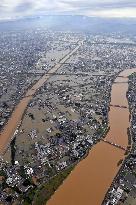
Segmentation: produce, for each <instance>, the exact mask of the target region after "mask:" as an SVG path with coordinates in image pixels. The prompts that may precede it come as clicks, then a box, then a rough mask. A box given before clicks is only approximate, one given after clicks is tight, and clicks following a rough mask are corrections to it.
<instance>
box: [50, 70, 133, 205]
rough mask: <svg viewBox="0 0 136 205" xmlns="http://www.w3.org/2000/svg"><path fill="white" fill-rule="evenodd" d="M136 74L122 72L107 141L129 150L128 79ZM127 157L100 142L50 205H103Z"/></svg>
mask: <svg viewBox="0 0 136 205" xmlns="http://www.w3.org/2000/svg"><path fill="white" fill-rule="evenodd" d="M134 72H136V69H127V70H124V71H122V72H121V73H120V74H119V75H118V77H117V78H116V79H115V81H114V84H113V85H112V91H111V105H112V106H110V111H109V126H110V130H109V132H108V133H107V135H106V137H105V140H106V141H108V142H113V143H114V144H117V145H119V146H121V147H123V148H125V149H126V148H127V146H128V135H127V128H128V127H129V126H130V123H129V109H128V102H127V97H126V92H127V91H128V76H129V75H131V74H132V73H134ZM122 82H123V83H122ZM116 105H119V106H120V107H117V106H116ZM124 154H125V150H123V149H120V148H118V147H115V146H113V145H111V144H109V143H106V142H104V141H100V142H99V143H98V144H96V145H95V146H94V147H93V148H92V149H91V151H90V152H89V155H88V156H87V158H86V159H84V160H82V161H81V162H80V163H79V164H78V165H77V166H76V167H75V169H74V170H73V172H72V173H71V174H70V175H69V176H68V178H67V179H66V180H65V181H64V183H63V184H62V185H61V186H60V187H59V188H58V190H57V191H56V192H55V193H54V195H53V196H52V198H51V199H50V200H49V201H48V203H47V205H101V204H102V201H103V199H104V197H105V194H106V192H107V190H108V188H109V187H110V185H111V183H112V181H113V179H114V178H115V176H116V174H117V172H118V171H119V169H120V166H118V165H117V164H118V162H119V161H120V160H121V159H124V158H125V156H124Z"/></svg>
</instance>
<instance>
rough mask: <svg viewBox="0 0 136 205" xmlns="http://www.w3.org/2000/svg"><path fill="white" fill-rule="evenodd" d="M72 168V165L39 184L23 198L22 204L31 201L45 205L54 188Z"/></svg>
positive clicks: (34, 203)
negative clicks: (44, 182)
mask: <svg viewBox="0 0 136 205" xmlns="http://www.w3.org/2000/svg"><path fill="white" fill-rule="evenodd" d="M73 168H74V167H73V166H72V167H70V168H68V169H67V170H64V171H62V172H61V173H59V174H58V175H56V176H55V177H53V178H52V179H51V180H50V181H49V182H47V183H46V184H44V185H41V186H40V187H39V188H37V189H34V190H31V192H30V193H29V196H27V198H25V201H24V204H23V205H27V204H31V203H32V201H33V205H43V204H44V205H45V204H46V203H47V201H48V200H49V199H50V197H51V196H52V195H53V193H54V192H55V191H56V189H57V188H58V187H59V186H60V185H61V184H62V182H63V181H64V179H66V177H67V176H68V175H69V174H70V172H71V171H72V170H73Z"/></svg>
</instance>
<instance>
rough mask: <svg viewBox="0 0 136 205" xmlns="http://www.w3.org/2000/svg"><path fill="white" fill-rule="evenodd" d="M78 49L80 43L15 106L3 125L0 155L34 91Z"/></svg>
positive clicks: (0, 138) (0, 137)
mask: <svg viewBox="0 0 136 205" xmlns="http://www.w3.org/2000/svg"><path fill="white" fill-rule="evenodd" d="M79 47H80V43H79V44H78V45H77V46H76V47H75V48H74V49H73V50H72V51H71V52H69V54H67V55H66V56H64V58H62V59H61V61H60V62H59V63H57V64H56V65H55V66H54V67H53V68H51V69H50V70H49V73H47V74H45V75H43V77H41V78H40V79H39V80H38V81H37V83H35V84H34V85H33V86H32V87H31V88H30V89H29V90H28V91H27V93H26V95H25V97H24V98H23V99H22V100H21V101H20V103H19V104H18V105H17V106H16V108H15V109H14V112H13V113H12V115H11V118H10V119H9V121H8V122H7V124H6V125H5V127H4V129H3V131H2V132H1V133H0V154H1V155H2V154H3V153H4V152H5V151H6V149H7V146H8V143H9V142H10V141H11V139H12V137H13V135H14V133H15V131H16V129H17V126H18V125H19V123H20V121H21V119H22V116H23V114H24V112H25V109H26V108H27V105H28V104H29V102H30V100H31V99H32V98H33V95H34V94H35V93H36V91H37V90H38V89H39V88H40V87H41V86H42V85H43V84H44V83H45V82H46V81H47V80H48V79H49V78H50V77H51V75H50V74H53V73H55V72H56V71H57V70H58V69H59V68H60V67H61V65H62V64H63V63H65V62H66V61H67V60H68V59H69V58H70V57H71V55H73V54H74V53H75V52H76V51H77V50H78V48H79Z"/></svg>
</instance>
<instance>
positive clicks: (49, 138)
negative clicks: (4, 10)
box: [0, 30, 136, 205]
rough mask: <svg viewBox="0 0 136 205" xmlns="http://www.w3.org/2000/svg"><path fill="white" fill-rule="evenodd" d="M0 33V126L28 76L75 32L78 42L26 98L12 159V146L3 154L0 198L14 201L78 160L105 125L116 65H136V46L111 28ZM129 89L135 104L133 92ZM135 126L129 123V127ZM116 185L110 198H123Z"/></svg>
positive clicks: (41, 69)
mask: <svg viewBox="0 0 136 205" xmlns="http://www.w3.org/2000/svg"><path fill="white" fill-rule="evenodd" d="M32 34H33V35H32ZM9 36H11V39H10V40H8V39H9ZM0 38H3V41H2V42H3V44H4V42H5V44H4V45H3V46H4V47H5V50H6V51H3V54H2V48H3V46H2V47H1V49H0V53H1V54H2V55H3V56H5V61H4V60H3V62H2V63H3V64H1V65H0V70H1V71H2V72H1V75H0V80H1V81H0V89H2V94H1V98H0V125H1V126H3V123H2V122H4V121H3V119H4V117H3V115H5V113H6V112H8V109H10V112H9V115H8V117H9V116H10V114H11V111H12V109H13V107H14V106H15V105H16V103H17V100H19V99H20V98H21V97H23V95H24V92H25V91H26V90H27V88H28V87H29V86H30V84H32V83H34V81H35V80H37V79H39V78H40V77H41V76H42V75H43V73H45V72H47V71H49V69H50V68H51V67H52V66H53V65H55V64H56V63H57V62H59V60H60V59H62V58H63V57H64V56H65V55H66V54H67V53H68V52H69V51H70V50H71V49H72V48H73V47H74V46H75V45H76V43H77V41H78V40H83V45H82V46H81V47H80V48H79V49H78V50H77V51H76V53H74V54H73V55H72V56H71V57H70V58H69V59H68V60H67V62H65V63H64V64H63V65H62V66H61V67H60V68H59V69H58V71H57V72H56V73H54V75H51V78H50V79H49V80H48V82H46V83H45V84H44V85H43V86H42V87H41V88H40V89H39V90H38V91H37V93H36V95H35V96H34V98H33V99H32V101H31V102H30V104H29V106H28V108H27V111H26V113H25V115H24V117H23V120H22V124H21V126H20V128H19V131H18V133H17V135H16V139H15V147H14V148H15V153H14V154H15V155H14V164H13V165H11V164H10V163H11V160H12V159H11V158H12V154H11V153H12V147H9V148H8V150H7V152H6V153H5V155H4V156H3V158H4V161H3V162H2V165H1V170H2V171H1V172H0V189H1V191H0V193H1V195H0V201H2V202H3V203H4V204H12V202H14V201H16V200H17V199H18V198H20V196H21V195H23V196H25V195H28V194H29V191H30V190H33V189H35V187H38V186H39V185H40V184H42V183H45V182H47V181H48V180H49V179H50V178H51V177H53V176H55V175H56V174H58V173H59V172H60V171H62V170H65V169H67V168H68V167H69V166H71V165H73V164H75V163H77V162H78V161H79V160H81V159H82V158H83V157H84V156H86V155H87V153H88V151H89V150H90V149H91V147H92V146H93V145H94V144H95V143H97V142H98V141H99V140H100V138H101V137H102V136H103V134H104V132H105V131H106V129H107V123H108V111H109V104H110V92H111V85H112V83H113V80H114V78H115V76H116V75H117V74H118V72H119V71H121V70H124V69H126V68H130V67H135V66H136V58H135V56H136V49H135V47H134V46H133V45H132V44H133V42H132V41H131V39H130V38H127V37H124V36H123V37H121V36H120V35H117V34H112V35H111V36H92V35H84V34H74V33H61V32H55V33H53V32H47V31H42V30H37V31H26V32H24V33H20V32H19V33H10V34H4V33H3V36H1V37H0ZM126 42H127V43H126ZM11 48H12V50H10V49H11ZM11 56H12V57H11ZM13 57H14V58H13ZM11 59H12V60H11ZM13 59H14V61H13ZM6 62H7V65H6ZM5 68H6V70H5ZM11 76H12V78H11ZM17 76H20V77H17ZM10 78H11V79H10ZM11 81H12V83H11ZM9 84H10V86H9ZM11 86H12V87H13V88H12V89H11ZM133 86H134V84H133ZM14 89H15V92H14ZM9 90H11V91H10V92H9ZM12 90H13V91H12ZM132 90H133V91H134V89H133V88H132ZM12 92H13V93H12ZM0 93H1V92H0ZM18 93H20V94H19V95H18ZM17 95H18V96H17ZM6 96H7V98H6ZM130 96H131V97H130V104H133V106H134V103H131V100H132V101H133V100H135V97H134V94H133V97H132V95H130ZM13 100H14V101H13ZM13 102H14V103H13ZM135 116H136V115H135V114H133V118H134V119H135ZM134 119H133V120H132V121H133V122H135V120H134ZM135 129H136V125H135V124H134V123H133V124H132V131H135ZM131 157H133V155H132V156H131ZM131 157H130V158H129V160H130V161H131V162H132V161H133V160H131ZM5 161H6V162H5ZM127 162H128V161H127ZM133 162H134V161H133ZM127 166H128V165H127ZM5 167H6V168H5ZM125 168H126V166H125ZM124 176H126V175H124ZM128 177H130V176H128ZM130 178H131V177H130ZM127 180H129V179H127ZM122 183H123V182H122ZM122 187H123V185H121V183H119V186H116V187H114V188H113V189H112V190H111V193H112V199H113V200H112V202H110V203H111V204H117V202H118V201H119V200H121V199H122V196H123V193H124V192H123V191H122V190H123V188H122ZM124 187H125V185H124ZM7 189H8V191H9V192H8V193H7V192H5V190H7ZM5 193H6V194H5ZM7 197H8V199H7ZM8 200H10V202H8ZM110 203H109V204H110ZM109 204H108V205H109Z"/></svg>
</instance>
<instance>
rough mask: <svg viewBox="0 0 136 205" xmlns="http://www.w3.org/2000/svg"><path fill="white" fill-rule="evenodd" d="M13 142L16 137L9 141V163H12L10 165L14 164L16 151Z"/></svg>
mask: <svg viewBox="0 0 136 205" xmlns="http://www.w3.org/2000/svg"><path fill="white" fill-rule="evenodd" d="M15 143H16V137H15V138H14V139H13V140H12V141H11V143H10V147H11V163H12V165H14V163H15V153H16V147H15Z"/></svg>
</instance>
